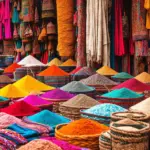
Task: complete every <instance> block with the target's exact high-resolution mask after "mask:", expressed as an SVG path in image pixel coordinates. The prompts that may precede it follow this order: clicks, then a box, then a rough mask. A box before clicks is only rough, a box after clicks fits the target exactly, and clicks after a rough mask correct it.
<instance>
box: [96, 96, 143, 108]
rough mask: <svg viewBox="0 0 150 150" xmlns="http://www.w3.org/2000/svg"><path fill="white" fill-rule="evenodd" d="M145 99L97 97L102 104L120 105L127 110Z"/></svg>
mask: <svg viewBox="0 0 150 150" xmlns="http://www.w3.org/2000/svg"><path fill="white" fill-rule="evenodd" d="M144 99H145V97H144V96H143V97H140V98H126V99H125V98H124V99H123V98H122V99H119V98H107V97H102V96H97V100H99V102H100V103H111V104H116V105H120V106H121V107H124V108H126V109H128V108H130V107H131V106H133V105H135V104H137V103H139V102H141V101H142V100H144Z"/></svg>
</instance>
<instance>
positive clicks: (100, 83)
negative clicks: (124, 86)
mask: <svg viewBox="0 0 150 150" xmlns="http://www.w3.org/2000/svg"><path fill="white" fill-rule="evenodd" d="M80 82H81V83H83V84H86V85H88V86H92V87H95V89H96V91H97V92H98V93H99V92H102V93H103V92H108V91H109V90H111V89H112V88H113V87H114V86H116V85H118V83H116V82H114V81H112V80H111V79H109V78H107V77H105V76H103V75H100V74H94V75H92V76H90V77H88V78H86V79H83V80H80Z"/></svg>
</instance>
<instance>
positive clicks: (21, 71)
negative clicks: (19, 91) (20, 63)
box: [14, 67, 27, 81]
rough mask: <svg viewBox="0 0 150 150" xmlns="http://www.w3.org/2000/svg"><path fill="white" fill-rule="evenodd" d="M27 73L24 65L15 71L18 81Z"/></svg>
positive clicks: (15, 77)
mask: <svg viewBox="0 0 150 150" xmlns="http://www.w3.org/2000/svg"><path fill="white" fill-rule="evenodd" d="M26 75H27V70H26V68H23V67H21V68H17V69H16V71H15V72H14V79H15V80H16V81H17V80H19V79H21V78H23V77H24V76H26Z"/></svg>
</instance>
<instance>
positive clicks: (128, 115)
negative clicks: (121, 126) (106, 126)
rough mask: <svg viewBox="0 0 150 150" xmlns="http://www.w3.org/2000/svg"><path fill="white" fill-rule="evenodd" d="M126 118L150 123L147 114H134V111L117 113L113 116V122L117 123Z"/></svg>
mask: <svg viewBox="0 0 150 150" xmlns="http://www.w3.org/2000/svg"><path fill="white" fill-rule="evenodd" d="M125 118H130V119H132V120H134V121H143V122H149V121H150V118H149V116H148V115H147V114H144V113H143V112H134V111H127V112H116V113H113V114H112V115H111V121H112V122H116V121H119V120H122V119H125Z"/></svg>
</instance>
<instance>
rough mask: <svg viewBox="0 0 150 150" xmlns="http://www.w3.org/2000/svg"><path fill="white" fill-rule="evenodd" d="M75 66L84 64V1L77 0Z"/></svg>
mask: <svg viewBox="0 0 150 150" xmlns="http://www.w3.org/2000/svg"><path fill="white" fill-rule="evenodd" d="M77 15H78V17H77V18H78V19H77V26H78V39H77V66H78V67H79V66H86V56H85V49H86V1H85V0H77Z"/></svg>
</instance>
